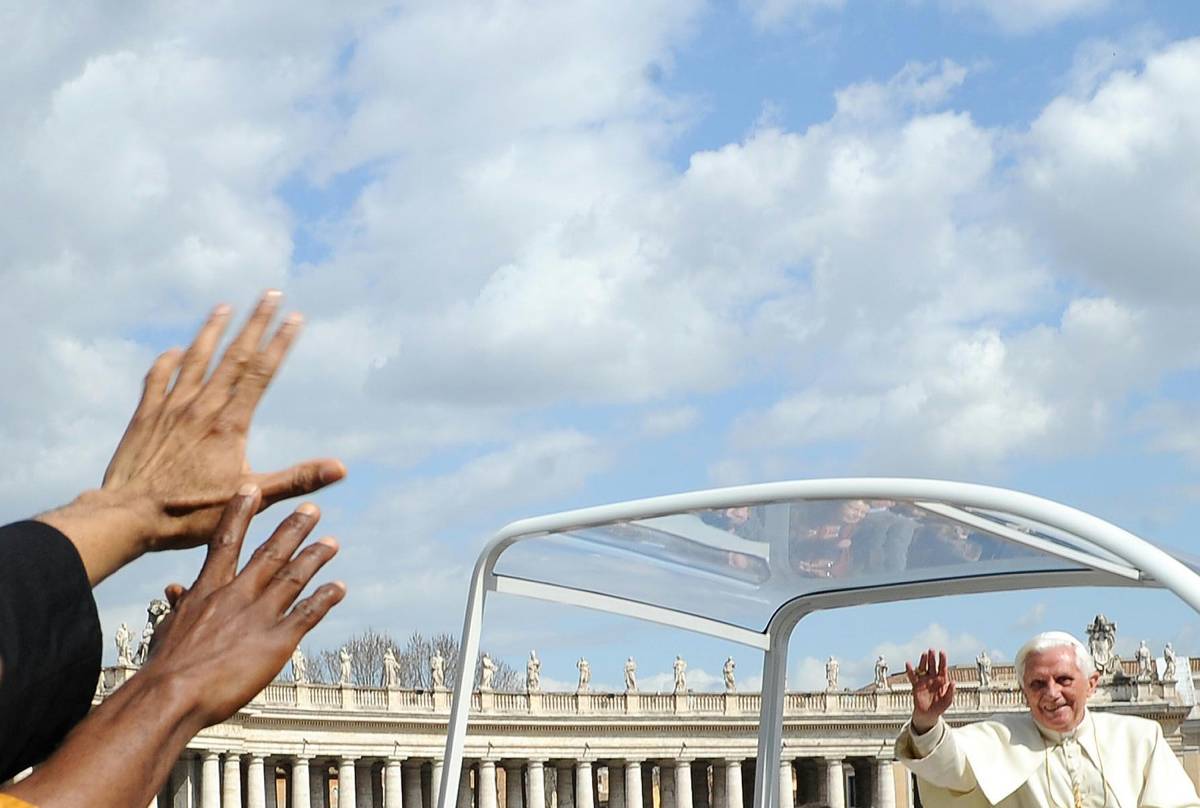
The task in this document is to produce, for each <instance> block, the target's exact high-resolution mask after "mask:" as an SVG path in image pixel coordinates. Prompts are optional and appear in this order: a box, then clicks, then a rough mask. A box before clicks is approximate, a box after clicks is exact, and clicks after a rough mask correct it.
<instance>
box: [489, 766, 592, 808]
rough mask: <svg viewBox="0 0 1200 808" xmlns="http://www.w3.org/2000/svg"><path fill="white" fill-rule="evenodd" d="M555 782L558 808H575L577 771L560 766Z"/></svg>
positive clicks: (569, 767)
mask: <svg viewBox="0 0 1200 808" xmlns="http://www.w3.org/2000/svg"><path fill="white" fill-rule="evenodd" d="M555 782H556V784H557V785H556V786H555V788H554V792H555V796H557V798H558V808H575V769H574V768H572V767H571V766H570V765H566V766H559V767H558V769H557V776H556V778H555ZM478 808H483V806H482V805H480V806H478Z"/></svg>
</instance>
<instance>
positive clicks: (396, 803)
mask: <svg viewBox="0 0 1200 808" xmlns="http://www.w3.org/2000/svg"><path fill="white" fill-rule="evenodd" d="M403 789H404V779H403V777H402V775H401V774H400V761H399V760H398V759H396V758H388V759H387V762H385V763H384V764H383V804H384V805H385V806H387V808H402V806H403V805H404V791H403Z"/></svg>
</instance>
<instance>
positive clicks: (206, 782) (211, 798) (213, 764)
mask: <svg viewBox="0 0 1200 808" xmlns="http://www.w3.org/2000/svg"><path fill="white" fill-rule="evenodd" d="M201 760H202V761H203V762H202V763H201V764H200V808H221V756H220V755H219V754H217V753H216V752H212V751H206V752H204V753H203V757H202V758H201Z"/></svg>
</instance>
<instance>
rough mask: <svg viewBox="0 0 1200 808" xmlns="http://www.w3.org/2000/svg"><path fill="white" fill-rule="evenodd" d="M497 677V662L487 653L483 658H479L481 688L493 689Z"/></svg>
mask: <svg viewBox="0 0 1200 808" xmlns="http://www.w3.org/2000/svg"><path fill="white" fill-rule="evenodd" d="M495 678H496V663H495V662H493V661H492V658H491V657H490V656H488V655H487V654H484V655H483V659H481V660H479V689H480V690H491V689H492V682H493V681H494V680H495Z"/></svg>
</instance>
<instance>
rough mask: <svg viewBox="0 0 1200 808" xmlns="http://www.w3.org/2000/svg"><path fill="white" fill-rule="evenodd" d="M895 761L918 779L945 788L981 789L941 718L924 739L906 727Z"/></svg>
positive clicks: (897, 748) (898, 738)
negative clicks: (978, 787)
mask: <svg viewBox="0 0 1200 808" xmlns="http://www.w3.org/2000/svg"><path fill="white" fill-rule="evenodd" d="M896 759H897V760H899V761H900V762H901V763H903V764H904V765H905V766H906V767H907V768H908V769H909V770H910V771H912V772H913V774H915V775H917V777H919V778H921V779H922V780H926V781H928V782H930V783H932V784H933V785H936V786H940V787H942V788H947V789H951V790H953V791H957V792H964V793H965V792H968V791H972V790H974V789H975V788H976V787H977V785H978V783H977V781H976V780H975V773H974V772H972V771H971V766H970V764H969V763H968V762H967V756H966V754H964V753H963V751H962V750H961V749H960V748H959V746H958V744H957V743H955V741H954V732H953V731H952V730H951V729H950V728H949V727H947V726H946V723H945V722H944V721H942V720H941V719H940V718H939V719H938V722H937V724H936V725H935V726H934V727H933V729H931V730H929V731H928V732H926V733H923V734H921V735H916V734H914V733H913V731H912V727H911V726H910V725H909V724H905V725H904V728H903V729H902V730H901V731H900V735H899V737H897V738H896Z"/></svg>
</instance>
